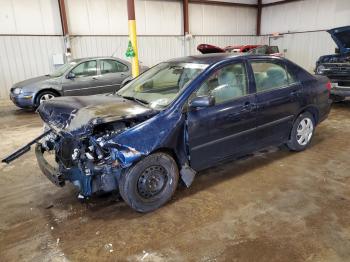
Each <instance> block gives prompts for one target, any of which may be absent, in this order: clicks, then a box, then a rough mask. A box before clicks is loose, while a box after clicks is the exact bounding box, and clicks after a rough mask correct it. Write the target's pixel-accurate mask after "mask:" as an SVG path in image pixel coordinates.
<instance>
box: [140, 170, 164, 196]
mask: <svg viewBox="0 0 350 262" xmlns="http://www.w3.org/2000/svg"><path fill="white" fill-rule="evenodd" d="M167 174H168V172H167V171H166V170H165V168H164V167H162V166H159V165H154V166H150V167H147V168H146V169H145V170H144V171H143V172H142V173H141V175H140V177H139V178H138V181H137V192H138V194H139V195H140V196H141V197H143V198H145V199H150V198H152V197H155V196H156V195H158V194H160V193H161V192H162V191H163V190H164V188H165V186H166V184H167V181H168V176H167Z"/></svg>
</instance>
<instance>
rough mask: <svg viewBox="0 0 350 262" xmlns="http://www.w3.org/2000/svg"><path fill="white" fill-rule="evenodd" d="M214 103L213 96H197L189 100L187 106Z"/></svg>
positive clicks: (193, 106)
mask: <svg viewBox="0 0 350 262" xmlns="http://www.w3.org/2000/svg"><path fill="white" fill-rule="evenodd" d="M213 105H215V98H214V97H213V96H198V97H195V98H193V99H192V100H191V102H190V104H189V107H190V108H198V107H209V106H213Z"/></svg>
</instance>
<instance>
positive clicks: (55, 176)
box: [35, 144, 65, 187]
mask: <svg viewBox="0 0 350 262" xmlns="http://www.w3.org/2000/svg"><path fill="white" fill-rule="evenodd" d="M44 152H45V150H44V148H43V147H42V145H41V144H37V145H36V147H35V155H36V159H37V161H38V165H39V168H40V170H41V172H43V174H44V175H45V176H46V177H47V178H48V179H49V180H50V181H51V182H52V183H54V184H55V185H56V186H58V187H63V186H64V185H65V179H64V176H63V175H62V174H61V173H60V172H59V171H58V169H57V168H55V167H53V166H51V165H50V164H49V163H48V162H47V161H46V159H45V158H44Z"/></svg>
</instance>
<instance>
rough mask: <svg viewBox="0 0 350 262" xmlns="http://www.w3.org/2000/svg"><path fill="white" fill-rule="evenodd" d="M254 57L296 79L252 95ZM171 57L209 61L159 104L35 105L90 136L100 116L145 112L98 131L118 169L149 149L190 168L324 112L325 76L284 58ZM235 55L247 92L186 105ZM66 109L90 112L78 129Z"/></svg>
mask: <svg viewBox="0 0 350 262" xmlns="http://www.w3.org/2000/svg"><path fill="white" fill-rule="evenodd" d="M257 59H260V60H266V61H272V62H278V63H279V64H281V65H284V66H286V67H287V68H288V70H289V71H290V72H291V73H292V74H293V75H294V77H295V78H297V79H298V80H299V82H298V83H297V84H294V85H291V86H288V87H285V88H283V89H276V90H270V91H266V92H264V93H259V94H256V87H255V80H254V76H253V72H252V68H251V66H250V61H251V60H257ZM171 61H174V62H193V63H205V64H209V66H208V67H207V68H206V69H205V70H204V71H203V72H202V73H201V74H200V75H199V76H198V77H197V78H196V79H194V80H193V81H192V83H190V84H189V85H188V86H187V87H186V89H184V90H183V91H182V93H181V94H180V95H179V96H178V98H177V99H175V100H174V101H173V102H172V103H171V104H170V105H169V106H168V107H167V108H166V109H164V110H162V111H154V110H150V109H148V108H146V107H145V108H143V110H142V106H141V105H139V104H137V103H136V102H133V101H124V100H123V99H120V98H118V97H113V96H104V97H103V96H98V97H96V98H94V97H91V96H90V97H78V98H75V99H73V100H72V98H69V97H68V98H61V99H58V100H56V101H55V100H53V101H49V102H47V103H44V104H43V106H41V107H39V110H38V111H39V113H40V115H41V116H42V118H43V119H44V121H46V122H47V123H49V124H51V127H52V128H53V129H54V130H56V131H57V130H58V131H60V132H61V134H63V135H67V134H69V135H71V136H75V137H77V138H81V137H90V138H92V140H93V141H94V139H96V138H95V137H94V136H95V134H93V130H94V127H95V126H96V125H99V124H100V123H106V122H107V123H108V122H118V121H123V120H126V119H136V120H137V119H140V118H141V117H145V116H147V118H146V120H144V119H143V120H142V121H139V122H140V123H139V124H137V125H135V126H133V127H130V128H128V129H126V130H125V131H123V132H121V133H119V134H115V135H111V136H109V137H107V138H104V139H105V140H104V141H102V142H103V143H102V146H101V147H102V148H103V150H105V151H106V150H107V151H109V152H110V155H111V159H112V160H113V161H115V160H117V161H118V162H119V163H120V164H121V167H122V168H125V167H128V166H130V165H132V164H133V163H135V162H136V161H138V160H139V159H141V158H142V157H144V156H146V155H149V154H151V153H153V152H155V151H158V150H163V151H164V150H166V151H168V152H169V151H170V152H171V153H172V154H173V155H174V157H175V158H176V161H177V163H178V164H179V166H180V168H181V167H184V166H187V165H188V166H190V167H191V168H192V169H194V170H196V171H198V170H202V169H204V168H207V167H210V166H213V165H216V164H217V163H218V162H219V161H221V160H225V159H229V158H234V157H238V156H240V155H243V154H247V153H249V152H252V151H254V150H257V149H259V148H261V147H264V146H267V145H274V144H281V143H284V142H286V141H287V140H288V139H289V134H290V131H291V128H292V124H293V122H294V120H295V118H296V117H297V116H298V115H299V114H300V113H301V112H303V111H305V110H308V111H309V112H310V113H312V114H313V115H314V118H315V123H316V124H317V123H319V122H320V121H322V120H323V119H325V118H326V116H327V115H328V113H329V109H330V103H329V99H328V97H329V94H328V90H327V88H326V83H327V81H328V80H327V78H325V77H315V76H313V75H311V74H309V73H308V72H306V71H305V70H304V69H302V68H300V67H299V66H297V65H295V64H293V63H292V62H290V61H288V60H286V59H283V58H279V57H272V56H242V55H239V56H232V55H229V54H210V55H201V56H192V57H185V58H178V59H173V60H171ZM236 62H241V63H243V64H244V65H245V67H246V71H247V76H248V91H249V94H247V95H246V96H244V97H241V98H238V99H235V100H231V101H228V102H225V103H223V104H220V105H214V106H211V107H207V108H201V109H191V108H189V107H188V102H189V98H190V96H191V94H192V93H193V92H194V91H196V90H197V89H198V88H199V87H200V85H201V84H202V83H203V81H205V80H206V79H207V77H208V76H210V75H211V74H212V73H213V72H214V71H215V70H217V69H218V68H220V67H222V66H225V65H228V64H231V63H236ZM65 101H67V103H66V102H65ZM91 103H92V105H91ZM128 108H135V109H137V110H138V111H139V112H140V113H139V114H130V113H128V110H127V109H128ZM72 112H73V113H74V114H75V115H79V112H88V113H89V115H91V117H90V118H89V117H87V118H82V120H81V121H80V122H79V126H80V127H79V128H78V130H79V132H76V131H77V130H72V128H70V124H71V123H73V122H77V120H76V119H74V115H73V116H72V115H70V114H71V113H72ZM101 112H103V113H101ZM75 124H77V123H75ZM63 126H64V128H63ZM55 127H56V129H55ZM67 130H70V131H69V132H67ZM82 131H84V132H82ZM95 143H97V142H95ZM74 176H79V174H74ZM79 179H80V178H79ZM85 182H86V181H85ZM87 188H88V187H87ZM87 191H88V190H87Z"/></svg>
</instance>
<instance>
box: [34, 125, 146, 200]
mask: <svg viewBox="0 0 350 262" xmlns="http://www.w3.org/2000/svg"><path fill="white" fill-rule="evenodd" d="M145 119H146V118H143V119H138V120H135V119H128V120H124V121H117V122H112V123H105V124H100V125H97V126H96V127H95V128H94V129H93V133H92V134H91V135H90V136H88V137H82V138H78V137H74V136H69V135H67V136H62V134H56V133H55V132H53V131H52V132H51V133H49V134H48V135H47V136H46V137H44V138H43V139H42V140H41V141H40V144H39V146H40V147H41V151H42V152H43V153H44V152H54V154H55V161H56V162H57V165H58V173H60V174H61V175H62V176H63V177H61V178H60V179H61V180H63V181H65V180H68V181H70V182H72V183H73V184H74V185H75V186H76V187H77V188H78V189H79V192H80V195H79V197H81V198H83V197H84V198H85V197H89V196H91V195H92V194H94V193H97V192H111V191H113V190H116V189H117V188H118V179H119V176H120V174H121V172H122V169H124V168H127V167H129V166H130V165H131V164H132V163H133V162H134V161H135V160H137V159H139V158H140V157H141V156H142V155H143V153H142V152H138V151H137V150H135V149H134V148H131V147H127V146H123V145H120V144H118V143H115V142H114V141H113V138H115V137H116V136H117V135H118V134H120V133H122V132H123V131H125V130H127V129H128V128H130V127H133V126H135V125H136V124H138V123H140V122H142V121H143V120H145Z"/></svg>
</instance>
